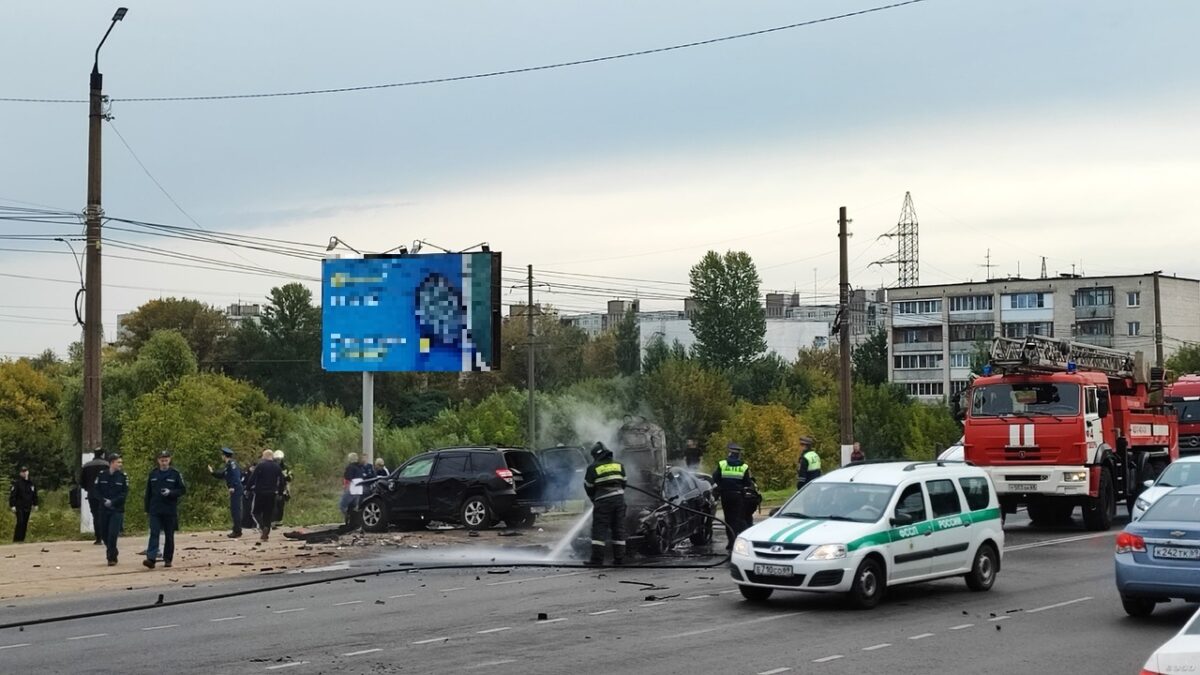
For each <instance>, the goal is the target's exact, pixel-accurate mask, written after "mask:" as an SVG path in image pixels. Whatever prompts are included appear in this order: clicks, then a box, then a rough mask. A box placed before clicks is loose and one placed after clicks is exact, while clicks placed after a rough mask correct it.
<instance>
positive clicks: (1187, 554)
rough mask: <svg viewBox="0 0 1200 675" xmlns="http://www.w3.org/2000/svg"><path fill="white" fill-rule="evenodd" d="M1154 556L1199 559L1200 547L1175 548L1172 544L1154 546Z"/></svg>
mask: <svg viewBox="0 0 1200 675" xmlns="http://www.w3.org/2000/svg"><path fill="white" fill-rule="evenodd" d="M1154 557H1155V558H1172V559H1175V560H1200V548H1175V547H1173V546H1155V547H1154Z"/></svg>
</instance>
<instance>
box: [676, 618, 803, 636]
mask: <svg viewBox="0 0 1200 675" xmlns="http://www.w3.org/2000/svg"><path fill="white" fill-rule="evenodd" d="M807 613H808V612H788V613H787V614H776V615H774V616H764V617H760V618H757V619H748V620H746V621H737V622H734V623H727V624H724V625H721V626H714V627H712V628H701V629H699V630H692V631H688V632H686V633H676V634H674V635H664V636H662V637H660V638H655V639H656V640H675V639H677V638H685V637H692V636H695V635H704V634H705V633H712V632H715V631H719V630H729V629H730V628H736V627H738V626H749V625H753V624H756V623H764V622H766V621H778V620H779V619H789V618H791V617H793V616H800V615H801V614H807Z"/></svg>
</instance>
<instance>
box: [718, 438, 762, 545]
mask: <svg viewBox="0 0 1200 675" xmlns="http://www.w3.org/2000/svg"><path fill="white" fill-rule="evenodd" d="M726 450H727V451H728V453H729V454H728V455H727V456H726V457H725V459H723V460H721V461H719V462H717V468H716V469H714V470H713V474H712V477H713V484H714V485H716V486H717V495H718V496H719V497H720V498H721V511H722V512H723V514H724V516H725V539H726V542H725V550H726V551H728V550H731V549H732V548H733V540H734V539H736V538H737V536H738V535H739V534H741V532H742V531H743V530H745V529H747V528H748V527H750V525H751V523H750V522H748V521H749V520H750V517H749V513H748V509H747V508H746V497H745V495H746V488H747V487H753V485H754V478H753V477H752V476H751V475H750V466H749V465H748V464H746V463H745V462H743V461H742V446H740V445H738V444H737V443H730V444H729V445H728V446H726Z"/></svg>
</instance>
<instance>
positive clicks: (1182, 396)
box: [1165, 375, 1200, 455]
mask: <svg viewBox="0 0 1200 675" xmlns="http://www.w3.org/2000/svg"><path fill="white" fill-rule="evenodd" d="M1165 400H1166V402H1167V403H1168V404H1169V405H1170V406H1171V407H1172V408H1174V409H1175V414H1176V415H1178V419H1179V454H1181V455H1196V454H1200V375H1184V376H1183V377H1181V378H1179V379H1178V380H1176V381H1175V383H1174V384H1171V385H1169V386H1168V387H1167V390H1166V396H1165Z"/></svg>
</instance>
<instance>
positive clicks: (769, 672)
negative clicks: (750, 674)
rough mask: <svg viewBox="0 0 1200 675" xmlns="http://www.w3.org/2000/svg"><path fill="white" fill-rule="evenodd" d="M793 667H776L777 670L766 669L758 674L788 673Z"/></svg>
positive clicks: (776, 674) (775, 674) (774, 674)
mask: <svg viewBox="0 0 1200 675" xmlns="http://www.w3.org/2000/svg"><path fill="white" fill-rule="evenodd" d="M789 670H791V668H776V669H775V670H764V671H762V672H761V673H759V674H758V675H778V673H786V672H787V671H789Z"/></svg>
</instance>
